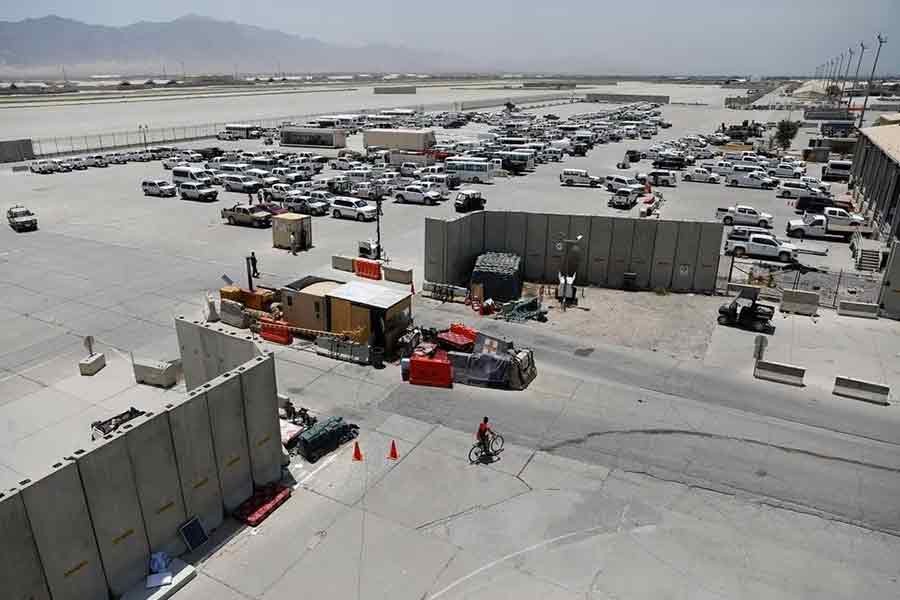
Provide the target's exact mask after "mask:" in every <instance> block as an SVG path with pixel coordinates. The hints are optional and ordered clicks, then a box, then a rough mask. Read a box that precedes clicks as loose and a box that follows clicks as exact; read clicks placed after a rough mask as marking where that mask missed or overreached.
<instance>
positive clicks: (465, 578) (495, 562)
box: [428, 525, 605, 600]
mask: <svg viewBox="0 0 900 600" xmlns="http://www.w3.org/2000/svg"><path fill="white" fill-rule="evenodd" d="M604 528H605V525H601V526H599V527H590V528H588V529H582V530H580V531H573V532H571V533H565V534H563V535H560V536H557V537H555V538H550V539H548V540H543V541H541V542H538V543H537V544H532V545H531V546H528V547H527V548H522V549H521V550H517V551H516V552H512V553H511V554H507V555H506V556H504V557H501V558H498V559H497V560H493V561H491V562H489V563H486V564H484V565H482V566H481V567H479V568H477V569H475V570H474V571H472V572H471V573H469V574H468V575H465V576H463V577H460V578H459V579H457V580H456V581H454V582H453V583H451V584H450V585H448V586H447V587H445V588H444V589H442V590H441V591H439V592H437V593H436V594H433V595H431V596H429V597H428V600H436V599H437V598H440V597H441V596H443V595H444V594H446V593H447V592H449V591H450V590H452V589H453V588H455V587H456V586H458V585H459V584H461V583H465V582H466V581H468V580H469V579H471V578H473V577H475V576H476V575H479V574H481V573H483V572H484V571H487V570H488V569H491V568H493V567H495V566H497V565H499V564H500V563H504V562H506V561H508V560H510V559H513V558H516V557H517V556H521V555H522V554H527V553H528V552H531V551H532V550H537V549H538V548H541V547H543V546H549V545H550V544H553V543H555V542H559V541H561V540H564V539H567V538H570V537H575V536H576V535H584V534H585V533H593V532H595V531H600V530H602V529H604Z"/></svg>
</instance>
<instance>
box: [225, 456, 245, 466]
mask: <svg viewBox="0 0 900 600" xmlns="http://www.w3.org/2000/svg"><path fill="white" fill-rule="evenodd" d="M240 461H241V457H240V456H235V457H234V458H232V459H231V460H229V461H228V462H227V463H225V466H226V467H231V466H233V465H234V464H235V463H237V462H240Z"/></svg>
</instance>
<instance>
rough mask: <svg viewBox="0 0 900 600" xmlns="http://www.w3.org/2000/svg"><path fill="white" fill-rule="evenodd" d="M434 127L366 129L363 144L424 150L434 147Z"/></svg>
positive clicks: (365, 145) (397, 148)
mask: <svg viewBox="0 0 900 600" xmlns="http://www.w3.org/2000/svg"><path fill="white" fill-rule="evenodd" d="M435 143H436V141H435V137H434V130H433V129H366V130H365V131H363V146H364V147H366V148H368V147H369V146H380V147H382V148H389V149H391V150H412V151H414V152H424V151H426V150H429V149H431V148H432V147H434V145H435Z"/></svg>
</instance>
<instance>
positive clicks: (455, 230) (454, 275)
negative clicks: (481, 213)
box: [444, 217, 469, 285]
mask: <svg viewBox="0 0 900 600" xmlns="http://www.w3.org/2000/svg"><path fill="white" fill-rule="evenodd" d="M463 219H465V217H461V218H459V219H456V220H455V221H447V222H446V232H447V234H446V235H447V247H446V253H445V261H444V264H445V273H444V275H445V277H446V282H447V283H452V284H454V285H466V284H467V283H468V282H467V281H464V280H463V278H462V277H461V273H462V266H461V265H463V264H464V263H465V258H466V257H465V256H464V254H465V253H466V252H468V249H469V240H468V238H467V234H468V226H467V225H465V221H464V220H463Z"/></svg>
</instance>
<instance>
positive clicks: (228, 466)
mask: <svg viewBox="0 0 900 600" xmlns="http://www.w3.org/2000/svg"><path fill="white" fill-rule="evenodd" d="M181 334H182V336H184V337H183V339H180V341H182V342H184V341H185V340H193V341H195V342H197V343H204V344H206V348H207V350H210V352H211V357H210V358H209V359H208V360H209V361H211V362H210V363H209V364H220V362H216V361H222V360H230V359H231V357H230V356H229V355H228V353H229V352H230V351H232V350H233V346H235V344H237V347H238V351H240V352H245V351H247V349H246V348H245V347H244V344H242V343H241V342H242V341H243V340H240V339H239V336H237V337H238V339H237V340H236V339H235V336H230V335H227V334H226V335H222V334H221V333H220V332H218V331H214V332H213V331H210V329H209V328H206V327H205V326H202V325H199V324H193V323H187V324H183V325H182V331H181ZM214 345H220V347H219V348H218V349H217V350H215V352H213V351H212V350H211V349H212V348H213V347H214ZM184 350H185V351H186V352H187V354H188V355H193V350H194V348H193V347H191V346H187V347H186V348H185V349H184ZM196 356H199V354H198V355H196ZM205 360H207V358H206V357H204V358H203V359H198V361H197V364H198V365H200V366H201V367H202V368H206V366H205V362H204V361H205ZM280 474H281V437H280V428H279V423H278V404H277V389H276V379H275V358H274V357H273V356H272V355H271V354H269V355H265V356H255V357H253V358H252V359H251V360H250V361H248V362H245V363H244V364H240V365H237V366H236V368H234V369H232V370H229V371H226V372H224V373H222V374H221V375H220V376H218V377H216V378H214V379H213V380H211V381H208V382H203V383H202V384H201V385H200V386H199V388H197V389H195V390H193V391H191V392H190V393H188V394H187V396H185V397H183V398H181V399H180V400H177V401H174V402H172V403H171V404H168V405H166V407H165V410H164V411H163V412H160V413H148V414H146V415H144V416H142V417H139V418H138V419H135V420H133V421H130V422H129V423H127V424H125V425H123V426H122V427H121V428H120V429H119V430H118V431H116V432H115V433H112V434H109V435H107V436H104V437H103V438H102V439H100V440H97V441H96V442H92V443H91V444H90V445H87V446H85V447H83V448H79V449H77V450H75V451H74V452H73V453H72V456H70V457H68V458H60V460H59V462H57V463H55V464H53V465H52V466H50V467H49V468H48V469H47V471H46V472H45V473H40V474H36V475H35V476H34V477H33V479H23V480H22V481H21V483H20V485H21V486H22V487H21V489H13V490H7V491H4V492H3V493H0V555H2V557H3V560H0V581H2V589H3V591H2V593H0V597H3V598H15V599H17V600H18V599H29V600H49V599H50V598H52V599H53V600H69V599H71V600H108V598H109V597H110V595H112V596H115V597H118V596H120V595H122V594H124V593H125V592H127V591H128V590H130V589H132V588H134V587H135V586H136V585H142V583H141V582H142V581H143V579H144V577H145V576H146V574H147V568H148V562H149V557H150V553H151V552H155V551H160V550H162V551H166V552H168V553H170V554H171V555H178V554H181V553H183V552H184V550H185V548H184V545H183V543H182V542H181V540H180V536H179V533H178V528H179V527H180V526H181V525H182V524H184V523H185V521H187V519H189V518H191V517H193V516H197V517H199V518H200V520H201V522H202V523H203V525H204V527H205V528H206V529H207V530H208V531H210V530H212V529H215V528H216V527H218V526H219V525H220V524H221V522H222V519H223V516H224V511H225V510H228V511H231V510H233V509H234V508H236V507H237V506H238V505H239V504H240V503H241V502H243V501H244V500H246V499H247V498H248V497H249V496H250V495H251V494H252V493H253V488H254V485H262V484H266V483H271V482H273V481H276V480H277V479H279V478H280Z"/></svg>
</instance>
